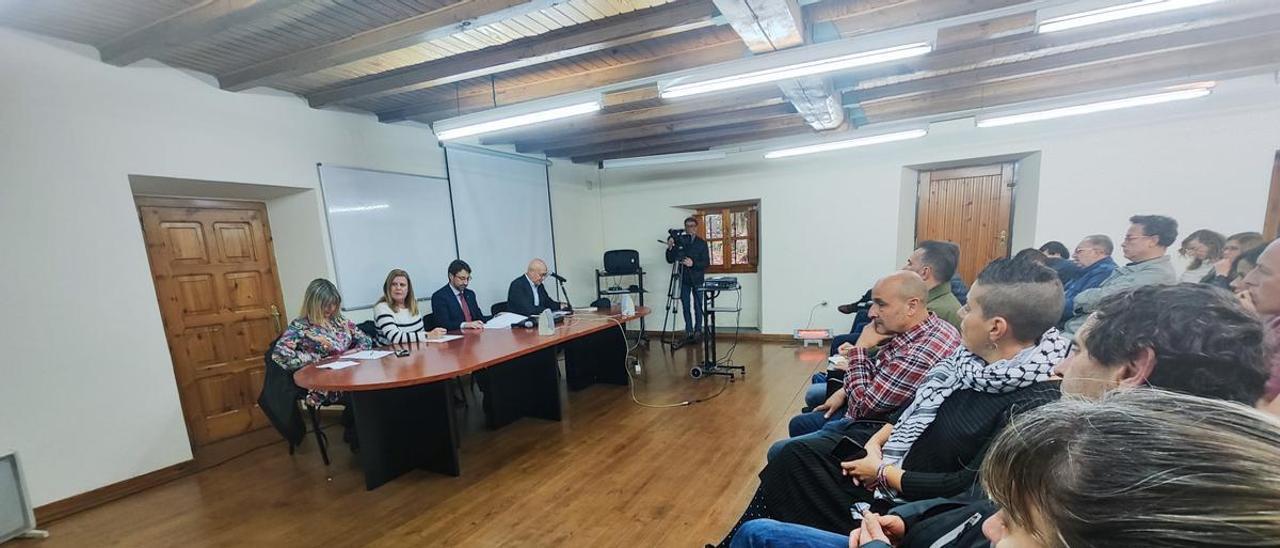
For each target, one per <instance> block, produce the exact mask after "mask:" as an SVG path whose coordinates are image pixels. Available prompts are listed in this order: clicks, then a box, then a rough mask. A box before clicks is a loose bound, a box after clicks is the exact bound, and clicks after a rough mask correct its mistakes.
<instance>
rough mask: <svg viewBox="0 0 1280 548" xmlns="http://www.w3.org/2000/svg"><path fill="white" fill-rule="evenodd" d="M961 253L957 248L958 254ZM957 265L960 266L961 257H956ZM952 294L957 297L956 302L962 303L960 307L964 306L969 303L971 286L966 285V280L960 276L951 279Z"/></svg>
mask: <svg viewBox="0 0 1280 548" xmlns="http://www.w3.org/2000/svg"><path fill="white" fill-rule="evenodd" d="M959 252H960V248H959V247H958V246H957V248H956V253H957V254H958V253H959ZM956 264H960V256H959V255H956ZM951 294H952V295H955V296H956V300H957V301H960V306H964V305H965V304H966V303H968V302H969V286H968V285H966V284H965V283H964V278H961V277H960V274H956V275H955V276H952V277H951Z"/></svg>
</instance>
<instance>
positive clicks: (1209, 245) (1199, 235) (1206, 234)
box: [1178, 228, 1227, 283]
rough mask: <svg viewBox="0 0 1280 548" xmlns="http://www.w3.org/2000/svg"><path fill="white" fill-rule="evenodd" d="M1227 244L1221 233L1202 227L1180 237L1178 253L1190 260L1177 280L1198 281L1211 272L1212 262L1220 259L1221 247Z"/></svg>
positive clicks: (1185, 281)
mask: <svg viewBox="0 0 1280 548" xmlns="http://www.w3.org/2000/svg"><path fill="white" fill-rule="evenodd" d="M1225 245H1227V241H1226V238H1223V236H1222V235H1221V234H1218V233H1217V232H1214V231H1212V230H1209V229H1207V228H1202V229H1200V230H1197V231H1195V232H1192V233H1191V234H1190V235H1188V236H1187V237H1186V238H1183V239H1182V248H1181V249H1179V250H1178V254H1179V255H1182V256H1183V257H1186V258H1187V259H1189V260H1190V261H1191V262H1190V263H1188V264H1187V269H1186V270H1184V271H1183V272H1182V275H1181V276H1178V281H1180V282H1184V283H1198V282H1200V281H1201V280H1203V279H1204V278H1205V276H1208V275H1209V273H1211V272H1213V264H1214V263H1216V262H1218V260H1220V259H1222V248H1223V246H1225Z"/></svg>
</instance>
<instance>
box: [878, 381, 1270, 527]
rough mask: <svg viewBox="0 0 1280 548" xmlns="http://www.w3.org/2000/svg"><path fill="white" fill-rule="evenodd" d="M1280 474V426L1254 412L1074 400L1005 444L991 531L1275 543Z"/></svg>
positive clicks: (985, 480)
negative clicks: (995, 510)
mask: <svg viewBox="0 0 1280 548" xmlns="http://www.w3.org/2000/svg"><path fill="white" fill-rule="evenodd" d="M1135 440H1141V441H1140V442H1139V443H1134V441H1135ZM1277 477H1280V423H1277V422H1276V421H1275V420H1274V419H1273V418H1271V417H1268V416H1266V415H1263V414H1261V413H1258V412H1257V411H1254V410H1252V409H1249V408H1247V407H1244V406H1240V405H1236V404H1230V403H1225V402H1221V401H1216V400H1211V399H1205V398H1197V397H1194V396H1186V395H1181V394H1166V393H1160V392H1158V391H1154V390H1139V391H1130V392H1125V393H1121V394H1117V395H1115V396H1113V397H1108V398H1105V399H1103V400H1102V401H1099V402H1090V401H1082V400H1067V401H1063V402H1059V403H1057V404H1055V405H1050V406H1046V407H1043V408H1041V409H1039V410H1037V411H1036V412H1033V413H1028V414H1027V415H1024V416H1023V417H1020V418H1019V419H1018V420H1017V421H1016V423H1015V424H1014V425H1013V426H1012V427H1010V428H1009V429H1008V430H1006V431H1005V433H1004V434H1003V435H1001V436H1000V437H999V438H997V439H996V441H995V443H994V444H993V446H992V448H991V451H990V455H989V457H988V460H987V464H986V467H985V468H984V469H983V473H982V484H983V486H984V487H985V488H986V490H987V492H989V493H990V494H991V497H992V499H994V500H995V502H996V504H997V505H998V506H999V507H1000V508H1001V510H1000V512H999V513H998V514H996V516H995V518H993V519H991V520H988V522H987V523H986V524H985V525H984V527H983V529H984V531H985V532H986V536H987V538H988V539H990V541H991V542H992V544H993V545H996V546H1026V547H1033V548H1041V547H1043V548H1052V547H1057V546H1126V547H1155V546H1267V545H1275V544H1276V543H1277V539H1280V519H1277V518H1276V508H1280V483H1277V482H1276V478H1277ZM865 536H867V535H864V537H865ZM882 540H883V539H882ZM861 545H862V546H868V545H871V546H874V544H861Z"/></svg>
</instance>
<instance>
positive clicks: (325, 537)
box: [14, 341, 826, 548]
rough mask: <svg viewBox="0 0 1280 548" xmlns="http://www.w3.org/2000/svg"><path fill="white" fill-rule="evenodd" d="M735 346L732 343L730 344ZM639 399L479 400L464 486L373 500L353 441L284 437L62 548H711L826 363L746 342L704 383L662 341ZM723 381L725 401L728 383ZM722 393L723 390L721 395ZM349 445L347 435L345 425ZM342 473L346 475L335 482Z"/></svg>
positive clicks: (88, 525) (107, 513)
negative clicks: (541, 406) (482, 408)
mask: <svg viewBox="0 0 1280 548" xmlns="http://www.w3.org/2000/svg"><path fill="white" fill-rule="evenodd" d="M721 348H722V351H723V350H727V348H726V347H725V346H724V345H722V347H721ZM637 352H638V355H640V356H641V358H642V359H643V367H642V374H641V375H639V376H638V377H636V378H635V380H634V381H635V382H634V383H635V394H636V397H637V398H639V399H640V400H641V401H643V402H646V403H653V404H669V403H676V402H680V401H684V400H691V399H700V398H708V397H710V398H711V399H708V400H707V401H703V402H700V403H695V404H693V405H688V406H682V407H673V408H664V409H654V408H647V407H642V406H639V405H637V404H635V403H633V401H632V399H631V395H630V394H629V389H628V388H626V387H618V386H605V385H596V386H593V387H590V388H588V389H586V390H584V391H581V392H575V393H566V394H565V396H564V405H566V411H567V413H566V415H565V417H566V418H565V420H564V421H563V422H559V423H555V422H548V421H542V420H537V419H521V420H519V421H517V422H516V423H514V424H512V425H510V426H507V427H505V428H502V429H500V430H498V431H487V430H485V429H484V428H483V420H482V416H481V415H480V412H479V399H478V392H477V393H474V394H471V396H470V405H469V407H468V408H467V409H465V410H462V411H460V412H461V413H463V415H464V416H463V417H461V418H460V420H462V421H464V422H465V426H464V434H463V436H462V476H461V477H458V478H452V477H447V476H442V475H438V474H433V473H429V472H417V471H415V472H411V473H409V474H407V475H405V476H402V477H400V478H399V479H397V480H395V481H392V482H391V483H389V484H387V485H385V486H383V487H381V488H379V489H377V490H375V491H372V492H369V491H365V490H364V488H363V479H362V477H361V474H360V471H359V468H358V466H357V464H356V462H355V459H354V457H353V455H352V454H351V453H350V452H349V451H348V450H347V448H346V446H345V445H342V444H341V443H340V442H339V443H337V444H335V446H334V447H333V448H332V449H331V452H332V455H333V457H334V459H333V466H332V467H330V468H329V469H328V470H326V469H325V467H324V465H323V464H322V463H321V462H320V456H319V454H318V451H317V450H316V448H315V444H314V441H313V440H312V438H308V440H307V442H305V443H304V444H303V446H302V448H301V449H300V450H299V451H298V452H297V453H296V454H295V455H293V456H290V455H289V454H288V452H287V451H286V449H285V447H284V445H283V443H280V444H274V445H270V446H267V447H263V448H260V449H257V450H254V451H252V452H250V453H248V454H246V455H244V456H241V457H238V458H235V459H232V460H230V461H228V462H226V463H224V464H221V465H219V466H216V467H214V468H211V469H208V470H204V471H202V472H199V473H197V474H195V475H192V476H190V477H187V478H183V479H180V480H177V481H174V482H171V483H168V484H165V485H163V486H160V487H156V488H153V489H150V490H147V491H144V492H142V493H138V494H136V495H132V496H129V497H126V498H124V499H121V500H119V501H116V502H113V503H110V504H107V505H104V506H102V507H99V508H95V509H93V510H89V511H86V512H82V513H80V514H76V515H73V516H71V517H68V518H65V519H62V520H59V521H56V522H53V523H50V524H42V525H43V526H47V528H48V529H49V530H50V532H51V534H52V537H51V538H49V539H47V540H43V541H20V542H15V543H14V546H15V547H16V548H31V547H36V546H39V547H42V548H43V547H50V548H52V547H58V546H178V545H181V546H246V545H254V546H320V545H323V546H327V547H340V546H463V547H469V546H477V547H479V546H486V547H487V546H526V547H527V546H676V547H688V546H702V545H703V544H704V543H706V542H715V541H717V540H719V538H720V536H721V535H723V534H724V533H725V531H726V530H727V529H728V527H729V526H731V525H732V523H733V521H734V520H735V519H736V517H737V514H738V513H739V512H740V511H741V509H742V508H743V507H744V506H745V504H746V502H747V500H748V499H749V498H750V496H751V492H752V491H753V490H754V489H755V486H756V483H757V480H756V477H755V474H756V473H757V472H758V471H759V468H760V467H761V465H762V464H763V462H764V452H765V449H766V448H767V447H768V446H769V444H770V443H771V442H772V441H773V440H775V439H778V438H780V437H781V436H783V435H784V434H785V432H786V423H787V419H788V418H789V417H790V416H791V415H793V414H795V412H796V411H797V410H798V409H799V408H800V406H801V405H803V402H802V398H803V394H802V389H803V387H804V386H805V383H806V378H807V377H808V375H809V374H811V373H812V372H813V371H814V370H815V369H817V368H818V367H820V366H821V365H822V363H823V360H824V358H825V357H826V353H825V352H824V351H822V350H818V349H814V348H810V349H807V350H804V349H799V348H795V347H792V346H786V345H783V344H780V343H761V342H754V341H743V342H741V343H740V344H739V345H738V347H737V348H736V350H735V351H734V353H733V361H734V362H735V363H738V364H743V365H746V366H747V370H748V374H747V376H746V377H745V378H742V379H739V380H738V381H736V382H733V383H731V384H728V385H727V386H725V382H726V381H725V380H723V379H721V378H708V379H702V380H693V379H691V378H689V376H688V367H689V365H690V364H691V363H693V360H695V359H697V357H698V355H699V353H700V350H698V349H695V348H687V349H681V350H679V351H677V352H675V353H674V354H669V353H667V352H665V351H663V350H661V349H660V347H659V346H658V345H657V344H656V343H655V344H654V345H653V347H652V349H651V350H650V351H648V352H643V351H637ZM722 387H723V392H721V388H722ZM717 393H719V395H718V396H715V397H712V396H714V395H715V394H717ZM329 431H330V432H331V433H330V436H329V437H330V439H331V440H340V439H341V432H340V428H339V427H337V426H333V427H331V428H329ZM329 476H331V478H330V477H329Z"/></svg>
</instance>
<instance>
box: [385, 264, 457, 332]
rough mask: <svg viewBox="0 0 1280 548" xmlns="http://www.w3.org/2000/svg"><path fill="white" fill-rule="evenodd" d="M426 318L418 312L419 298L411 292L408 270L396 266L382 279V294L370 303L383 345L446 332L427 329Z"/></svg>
mask: <svg viewBox="0 0 1280 548" xmlns="http://www.w3.org/2000/svg"><path fill="white" fill-rule="evenodd" d="M426 322H427V320H426V318H425V317H424V316H423V315H421V314H419V313H418V299H417V298H416V297H414V295H413V281H411V280H410V279H409V273H408V272H405V271H403V270H401V269H399V268H395V269H392V270H391V272H388V273H387V279H386V281H384V282H382V297H380V298H379V299H378V303H377V304H375V305H373V323H374V324H376V325H377V326H378V333H379V335H380V337H379V338H381V339H382V341H381V342H383V343H385V344H399V343H406V342H415V341H425V340H427V338H429V337H439V336H440V335H444V334H445V330H444V328H442V327H437V328H435V329H431V330H427V323H426Z"/></svg>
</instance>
